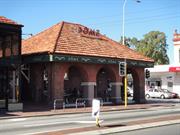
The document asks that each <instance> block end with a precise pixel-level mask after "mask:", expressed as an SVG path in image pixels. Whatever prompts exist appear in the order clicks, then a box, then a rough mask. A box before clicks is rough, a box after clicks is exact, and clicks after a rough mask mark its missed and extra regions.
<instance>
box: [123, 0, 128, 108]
mask: <svg viewBox="0 0 180 135" xmlns="http://www.w3.org/2000/svg"><path fill="white" fill-rule="evenodd" d="M126 2H127V0H124V3H123V19H122V20H123V22H122V31H123V43H122V44H123V45H125V30H124V23H125V6H126ZM125 69H126V70H125V76H124V106H125V108H126V107H127V72H126V71H127V64H126V59H125Z"/></svg>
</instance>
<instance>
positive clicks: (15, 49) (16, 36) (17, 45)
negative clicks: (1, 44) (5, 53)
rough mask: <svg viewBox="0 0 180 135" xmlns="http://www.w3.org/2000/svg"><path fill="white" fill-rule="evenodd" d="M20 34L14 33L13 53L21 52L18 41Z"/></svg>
mask: <svg viewBox="0 0 180 135" xmlns="http://www.w3.org/2000/svg"><path fill="white" fill-rule="evenodd" d="M18 39H19V38H18V35H13V42H12V55H18V54H19V42H18Z"/></svg>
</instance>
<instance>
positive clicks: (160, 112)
mask: <svg viewBox="0 0 180 135" xmlns="http://www.w3.org/2000/svg"><path fill="white" fill-rule="evenodd" d="M178 114H180V105H175V106H172V107H154V108H149V109H138V110H125V111H111V112H102V113H101V114H100V116H101V120H104V121H103V122H102V123H101V124H102V125H111V124H117V123H118V124H121V123H124V122H130V121H135V120H137V121H138V120H143V119H152V118H158V117H161V116H167V115H168V116H169V115H171V116H173V115H178ZM0 123H1V124H0V134H2V135H12V134H13V135H22V134H23V135H24V134H36V133H43V132H49V131H57V130H65V129H72V128H81V127H89V126H95V120H94V118H92V117H91V113H82V114H68V115H53V116H41V117H28V118H16V119H1V120H0Z"/></svg>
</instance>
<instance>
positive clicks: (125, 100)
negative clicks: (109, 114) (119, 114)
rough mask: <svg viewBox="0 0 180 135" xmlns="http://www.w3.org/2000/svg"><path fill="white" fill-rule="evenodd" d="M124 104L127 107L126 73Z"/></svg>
mask: <svg viewBox="0 0 180 135" xmlns="http://www.w3.org/2000/svg"><path fill="white" fill-rule="evenodd" d="M124 106H125V108H126V107H127V74H125V77H124Z"/></svg>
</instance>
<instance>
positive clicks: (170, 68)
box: [169, 67, 180, 72]
mask: <svg viewBox="0 0 180 135" xmlns="http://www.w3.org/2000/svg"><path fill="white" fill-rule="evenodd" d="M169 72H180V67H169Z"/></svg>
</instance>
